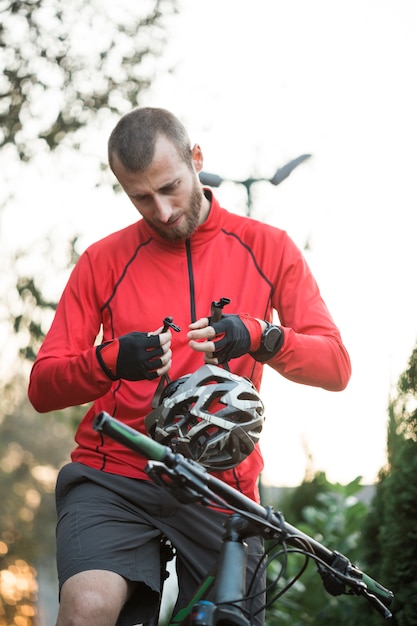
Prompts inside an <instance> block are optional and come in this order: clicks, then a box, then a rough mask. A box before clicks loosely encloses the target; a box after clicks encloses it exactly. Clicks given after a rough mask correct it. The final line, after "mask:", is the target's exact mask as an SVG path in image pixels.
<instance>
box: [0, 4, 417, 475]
mask: <svg viewBox="0 0 417 626" xmlns="http://www.w3.org/2000/svg"><path fill="white" fill-rule="evenodd" d="M181 7H182V8H181V10H180V14H179V15H178V16H177V17H176V18H175V19H171V20H170V32H169V43H168V47H167V49H166V51H165V54H164V60H163V62H162V68H166V70H167V71H164V69H162V70H161V72H160V74H159V76H158V79H157V81H156V82H155V84H154V86H153V89H152V91H151V92H150V93H149V94H147V95H146V97H145V98H144V101H143V102H141V104H144V105H147V104H149V105H157V106H163V107H165V108H168V109H171V110H172V111H173V112H174V113H176V114H177V115H178V116H179V117H180V118H181V119H182V120H183V121H184V122H185V124H186V125H187V127H188V129H189V131H190V135H191V139H192V141H193V142H198V143H199V144H200V145H201V147H202V149H203V153H204V154H205V159H206V161H205V168H204V169H205V170H206V171H211V172H216V173H218V174H220V175H221V176H222V177H224V178H232V179H237V180H243V179H245V178H246V177H248V176H256V177H258V176H260V177H263V176H266V177H270V176H272V175H273V173H274V172H275V170H276V168H277V167H278V166H280V165H283V164H284V163H286V162H287V161H289V160H291V159H293V158H295V157H296V156H298V155H300V154H304V153H311V154H312V155H313V157H312V158H311V159H310V160H309V161H307V162H306V163H304V164H303V165H301V166H300V167H299V168H298V169H297V170H295V171H294V172H293V173H292V175H291V176H290V178H288V179H287V180H286V181H285V182H283V183H282V184H281V185H280V186H279V187H273V186H272V185H270V184H268V183H260V184H258V185H257V186H254V187H253V188H252V189H253V197H254V207H253V216H254V217H255V218H258V219H261V220H264V221H268V222H270V223H272V224H274V225H276V226H278V227H280V228H284V229H286V230H287V231H288V232H289V234H290V235H291V236H292V237H293V239H294V240H295V241H296V243H298V244H299V246H300V247H301V248H303V247H304V244H305V242H306V241H307V240H308V241H309V244H310V250H308V251H306V253H305V254H306V257H307V260H308V262H309V264H310V266H311V268H312V269H313V272H314V274H315V276H316V278H317V281H318V283H319V285H320V288H321V291H322V293H323V296H324V298H325V300H326V302H327V304H328V306H329V309H330V311H331V313H332V315H333V317H334V319H335V321H336V322H337V324H338V325H339V327H340V329H341V332H342V335H343V338H344V340H345V343H346V345H347V347H348V349H349V352H350V355H351V358H352V364H353V376H352V379H351V382H350V384H349V386H348V388H347V390H346V391H344V392H342V393H337V394H333V393H330V392H325V391H322V390H319V389H312V388H307V387H302V386H300V385H296V384H294V383H289V382H288V381H286V380H284V379H282V378H281V377H280V376H279V375H277V374H276V373H275V372H271V371H270V370H268V368H266V369H267V370H268V371H267V372H266V374H265V378H264V385H263V389H262V396H263V398H264V401H265V404H266V407H267V420H266V425H265V430H264V435H263V444H262V447H263V450H264V455H265V461H266V468H265V472H264V481H265V482H267V483H272V484H277V485H284V484H286V485H294V484H298V483H299V482H300V481H301V480H302V478H303V475H304V471H305V467H306V454H305V449H307V450H308V452H309V453H311V455H312V458H313V463H314V469H316V470H323V471H325V472H326V474H327V476H328V478H329V479H330V480H332V481H340V482H343V483H345V482H347V481H350V480H353V479H354V478H355V477H356V476H358V475H361V476H363V482H364V483H367V482H371V481H373V480H375V478H376V476H377V473H378V471H379V469H380V468H381V466H382V465H383V464H384V462H385V443H386V423H387V405H388V400H389V394H390V392H391V390H392V387H393V385H395V384H396V382H397V379H398V376H399V374H401V372H402V371H403V370H404V369H405V368H406V366H407V361H408V358H409V356H410V354H411V352H412V349H413V348H414V345H415V342H416V339H417V293H416V286H415V285H416V279H415V273H416V272H415V267H416V265H415V252H414V248H415V225H416V200H417V191H416V171H417V157H416V154H417V149H416V146H417V116H416V111H417V82H416V65H415V64H416V60H417V37H416V32H417V31H416V28H417V3H416V2H415V0H395V2H394V0H392V1H388V0H343V1H342V0H316V1H315V2H311V0H292V2H287V1H284V0H257V2H256V3H254V2H249V1H245V0H182V2H181ZM170 66H173V67H175V74H170V73H169V72H168V68H169V67H170ZM109 130H110V129H109ZM106 141H107V135H106V136H101V137H100V139H99V153H100V154H101V156H102V158H105V154H106ZM100 144H101V145H100ZM54 175H56V172H55V173H54V172H48V171H43V173H42V175H41V184H42V193H39V192H36V193H35V196H34V192H33V189H34V187H33V185H32V183H33V181H31V180H30V177H29V179H28V181H27V182H26V184H25V185H22V187H21V189H20V192H19V194H18V200H17V205H16V206H17V209H16V208H14V214H13V216H12V215H10V214H7V212H6V215H5V216H4V219H3V229H4V233H3V234H4V235H5V236H6V240H10V241H12V240H13V234H14V233H16V225H15V218H16V210H17V212H18V214H17V217H18V218H19V219H21V220H22V223H23V222H24V223H25V224H26V235H25V237H26V238H27V240H28V241H29V240H30V236H31V233H32V232H33V229H34V228H35V224H36V222H38V221H39V220H41V221H42V220H43V221H44V223H45V228H46V230H47V232H49V231H50V230H51V228H55V229H56V232H57V233H59V234H58V235H57V236H62V238H63V240H64V239H65V235H66V233H68V232H71V233H72V232H73V230H74V229H76V230H81V232H82V235H83V239H82V242H83V244H84V245H87V244H88V243H90V242H92V241H94V240H95V239H98V238H99V237H101V236H102V235H104V234H107V233H108V232H111V231H113V230H115V229H117V228H119V227H120V226H123V225H124V224H126V223H129V222H131V221H133V220H134V219H136V215H135V212H134V209H133V207H131V206H130V204H129V202H128V200H127V199H125V198H122V197H120V198H117V199H115V200H114V199H113V198H110V197H109V195H108V192H103V191H97V190H93V191H91V189H90V188H89V186H88V184H86V183H85V182H83V180H82V178H81V177H80V179H79V180H78V179H77V180H73V179H71V178H70V177H69V179H68V178H67V179H66V180H62V181H60V185H59V191H57V190H56V181H55V183H54V184H53V182H52V177H53V176H54ZM36 177H37V182H38V183H39V173H37V174H36ZM216 195H217V196H218V197H219V199H220V200H221V201H222V203H223V205H224V206H225V207H226V208H229V209H230V210H237V211H243V210H244V203H245V194H244V190H243V187H241V186H238V185H234V184H231V183H225V184H223V185H222V187H220V188H219V189H218V190H216ZM12 218H13V219H12ZM8 229H9V231H10V233H11V234H10V237H8ZM12 229H13V232H12ZM19 238H20V240H21V241H22V232H21V231H19Z"/></svg>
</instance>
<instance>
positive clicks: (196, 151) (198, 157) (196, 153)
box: [191, 143, 203, 173]
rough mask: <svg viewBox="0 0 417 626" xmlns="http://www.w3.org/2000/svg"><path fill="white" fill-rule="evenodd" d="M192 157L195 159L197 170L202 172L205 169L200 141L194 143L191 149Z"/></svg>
mask: <svg viewBox="0 0 417 626" xmlns="http://www.w3.org/2000/svg"><path fill="white" fill-rule="evenodd" d="M191 157H192V159H193V164H194V168H195V171H196V172H197V173H198V172H201V170H202V169H203V153H202V152H201V148H200V146H199V145H198V143H196V144H194V145H193V147H192V149H191Z"/></svg>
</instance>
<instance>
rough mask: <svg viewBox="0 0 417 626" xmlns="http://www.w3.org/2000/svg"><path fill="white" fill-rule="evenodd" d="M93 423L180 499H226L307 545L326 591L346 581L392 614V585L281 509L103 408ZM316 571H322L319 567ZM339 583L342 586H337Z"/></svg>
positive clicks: (269, 532)
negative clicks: (311, 534)
mask: <svg viewBox="0 0 417 626" xmlns="http://www.w3.org/2000/svg"><path fill="white" fill-rule="evenodd" d="M93 428H94V430H96V431H99V432H103V433H104V434H106V435H107V436H109V437H110V438H111V439H114V440H115V441H118V442H119V443H121V444H122V445H124V446H126V447H127V448H130V449H131V450H133V451H134V452H136V453H137V454H141V455H142V456H145V457H146V458H147V459H149V460H150V461H151V462H150V463H149V464H148V468H147V470H146V471H147V472H148V473H149V474H150V475H151V476H152V477H155V476H157V477H161V476H162V475H164V476H165V478H167V477H168V478H169V481H166V482H164V480H161V481H159V482H160V484H164V485H165V486H167V485H168V482H169V484H170V485H172V481H174V480H175V479H177V480H178V481H179V488H178V490H177V491H176V493H175V494H174V495H176V496H177V497H178V499H179V500H181V501H183V502H191V501H197V500H200V501H201V502H203V503H205V504H208V503H209V502H217V504H220V505H221V506H223V507H226V508H227V505H229V506H231V507H234V508H236V509H238V510H239V512H240V513H241V514H242V515H247V516H249V517H250V518H251V519H252V520H254V519H255V521H257V522H258V524H259V526H260V527H261V528H262V529H263V530H262V533H263V535H264V537H274V536H275V537H277V536H278V537H280V538H281V539H282V541H285V542H286V543H288V544H290V545H292V546H295V547H296V548H300V546H303V547H304V548H305V547H306V546H307V547H308V551H309V554H310V556H312V557H313V558H314V559H315V560H316V561H317V563H318V564H319V565H320V564H322V565H324V566H325V567H326V570H327V571H328V572H330V578H331V579H332V581H329V580H327V578H326V576H323V575H322V579H323V583H324V587H325V589H326V590H327V591H328V592H329V593H331V594H332V595H339V594H341V593H343V592H344V586H345V585H346V586H347V587H349V588H350V590H351V592H353V593H355V594H356V595H362V596H364V597H365V598H366V599H367V600H368V601H369V602H370V603H371V605H372V606H373V608H375V609H376V610H377V611H378V612H379V613H380V614H381V615H382V617H384V619H389V618H390V617H391V616H392V615H391V612H390V611H389V610H388V608H387V607H388V606H389V605H390V604H391V602H392V600H393V597H394V596H393V593H392V591H390V590H389V589H386V588H385V587H383V586H382V585H381V584H380V583H378V582H377V581H376V580H374V579H373V578H371V577H370V576H368V575H367V574H365V573H364V572H362V571H361V570H360V569H359V568H357V567H356V566H355V565H352V564H351V563H350V561H349V560H348V559H347V558H346V557H345V556H343V555H341V554H340V553H338V552H336V551H331V550H329V549H328V548H326V547H325V546H324V545H322V544H321V543H319V542H318V541H316V540H315V539H313V538H312V537H309V536H308V535H306V534H305V533H303V532H302V531H300V530H298V528H296V527H295V526H292V525H291V524H288V522H286V521H285V520H284V518H283V516H282V515H281V514H276V513H273V512H272V511H271V509H270V508H268V507H267V508H265V507H263V506H262V505H260V504H257V503H256V502H254V501H253V500H251V499H250V498H248V497H247V496H245V495H243V494H242V493H240V492H239V491H237V490H236V489H234V488H233V487H231V486H230V485H227V484H226V483H224V482H223V481H221V480H220V479H218V478H216V477H215V476H213V475H211V474H209V473H208V472H207V470H206V469H205V468H204V467H203V466H201V465H200V464H199V463H196V462H195V461H191V460H190V459H186V458H185V457H183V456H182V455H180V454H176V453H174V452H173V451H172V450H171V449H170V448H169V447H168V446H164V445H162V444H160V443H158V442H157V441H154V440H153V439H151V438H150V437H148V436H147V435H144V434H142V433H139V432H138V431H136V430H134V429H133V428H131V427H130V426H127V425H126V424H124V423H123V422H120V421H119V420H117V419H116V418H114V417H111V416H110V415H109V414H108V413H106V412H105V411H102V412H101V413H99V414H98V415H97V416H96V418H95V420H94V424H93ZM216 496H217V498H216ZM182 498H183V499H182ZM277 533H278V535H277ZM319 571H320V567H319ZM320 573H321V574H322V572H320ZM334 580H337V581H338V583H339V586H337V585H336V587H337V589H336V590H335V588H334V585H332V584H331V583H332V582H333V583H334ZM340 583H341V585H342V589H343V590H340Z"/></svg>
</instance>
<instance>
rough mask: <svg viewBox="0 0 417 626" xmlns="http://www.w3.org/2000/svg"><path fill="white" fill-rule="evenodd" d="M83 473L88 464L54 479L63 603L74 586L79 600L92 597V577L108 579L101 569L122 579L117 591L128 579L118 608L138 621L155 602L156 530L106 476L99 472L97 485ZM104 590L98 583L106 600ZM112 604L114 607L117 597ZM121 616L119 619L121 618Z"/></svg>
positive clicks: (157, 571)
mask: <svg viewBox="0 0 417 626" xmlns="http://www.w3.org/2000/svg"><path fill="white" fill-rule="evenodd" d="M81 473H82V475H83V478H81V477H80V474H81ZM87 474H88V475H90V472H89V469H88V468H87V470H84V468H79V467H76V466H71V467H69V468H68V469H67V470H66V471H64V472H63V473H62V475H60V477H59V480H58V483H57V513H58V522H57V528H56V549H57V567H58V577H59V585H60V590H61V594H62V596H61V597H62V600H64V601H65V602H66V598H67V596H69V595H71V594H73V590H74V589H75V594H78V593H79V594H80V602H81V601H84V600H85V598H86V597H87V595H88V594H90V596H91V598H97V593H98V591H97V590H95V588H94V583H95V580H96V579H98V578H99V577H100V579H101V580H102V581H103V582H105V583H108V582H109V581H108V578H109V577H108V576H106V573H110V575H112V576H114V577H115V578H114V579H115V580H119V579H120V581H122V582H121V584H120V585H119V584H118V585H117V586H116V589H118V590H119V592H120V590H123V589H124V590H125V593H126V583H127V581H130V582H131V583H132V585H130V586H129V585H128V588H129V587H132V586H134V588H135V593H134V594H130V596H129V600H128V602H127V604H126V606H125V608H124V609H123V612H122V613H123V615H125V614H129V620H130V619H131V617H132V616H134V619H136V620H137V621H136V622H133V621H130V623H140V622H141V621H145V620H147V619H149V617H150V616H151V615H152V614H153V612H154V611H155V610H156V607H157V605H158V601H159V595H160V536H161V531H160V530H159V529H158V528H156V527H155V526H154V525H153V524H152V523H151V520H150V517H149V516H147V515H146V514H145V513H143V512H142V510H141V508H140V507H138V506H136V505H135V504H134V503H133V502H129V501H128V500H127V499H126V498H125V497H123V495H121V494H120V493H118V490H117V489H113V488H109V487H108V486H107V483H108V485H109V486H111V485H112V483H113V481H112V477H111V476H109V475H104V476H98V478H99V479H100V480H102V481H103V484H100V483H99V482H95V481H94V482H93V480H87V479H86V475H87ZM91 477H93V478H94V474H93V473H91ZM141 486H142V485H141V484H139V485H137V489H138V490H140V488H141ZM144 491H145V490H144ZM145 496H146V494H144V497H145ZM91 572H95V574H94V576H93V574H92V573H91ZM98 572H101V573H98ZM80 574H84V575H85V580H87V581H88V585H87V586H84V585H79V581H80V580H82V578H81V577H80V576H79V575H80ZM120 581H119V582H120ZM97 589H100V587H99V585H97ZM70 592H71V594H70ZM107 592H108V589H107V587H101V590H100V593H101V594H102V596H103V597H104V598H105V599H106V598H107V596H106V594H107ZM122 595H123V594H122ZM109 597H110V594H109ZM118 597H119V596H118ZM126 597H127V596H126V595H125V596H124V600H126ZM122 599H123V598H122ZM115 604H116V606H119V605H118V602H117V601H116V603H115ZM64 608H65V607H64ZM119 608H120V606H119ZM63 610H64V609H63ZM123 615H122V616H121V618H120V619H119V621H118V624H123V623H125V621H124V618H123ZM126 623H129V621H126Z"/></svg>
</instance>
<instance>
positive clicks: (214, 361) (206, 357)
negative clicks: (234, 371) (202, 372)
mask: <svg viewBox="0 0 417 626" xmlns="http://www.w3.org/2000/svg"><path fill="white" fill-rule="evenodd" d="M204 363H207V365H218V364H219V359H216V358H215V357H214V356H213V355H212V354H210V353H209V352H207V354H205V355H204Z"/></svg>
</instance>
